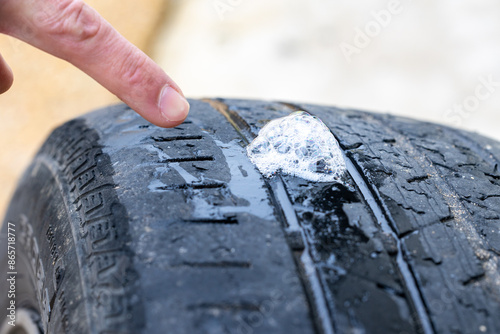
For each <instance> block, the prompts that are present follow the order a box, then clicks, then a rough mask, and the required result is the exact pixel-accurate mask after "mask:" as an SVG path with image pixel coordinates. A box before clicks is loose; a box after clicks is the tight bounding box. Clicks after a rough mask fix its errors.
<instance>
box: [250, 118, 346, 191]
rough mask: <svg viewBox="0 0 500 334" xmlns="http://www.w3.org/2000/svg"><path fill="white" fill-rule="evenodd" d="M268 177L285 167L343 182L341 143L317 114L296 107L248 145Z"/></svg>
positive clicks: (304, 175)
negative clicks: (297, 109)
mask: <svg viewBox="0 0 500 334" xmlns="http://www.w3.org/2000/svg"><path fill="white" fill-rule="evenodd" d="M247 155H248V157H249V159H250V161H251V162H252V163H253V164H254V165H255V166H256V167H257V168H258V169H259V171H260V172H261V173H262V174H263V175H264V176H266V177H270V176H272V175H273V174H275V173H277V172H278V171H281V172H282V173H284V174H288V175H294V176H298V177H301V178H303V179H306V180H309V181H315V182H342V181H341V178H342V175H343V174H344V173H345V170H346V165H345V161H344V156H343V154H342V151H341V149H340V146H339V143H338V142H337V140H336V139H335V137H334V136H333V134H332V133H331V132H330V129H328V127H327V126H326V125H325V124H324V123H323V122H322V121H321V120H320V119H319V118H317V117H315V116H312V115H310V114H309V113H307V112H305V111H296V112H293V113H291V114H290V115H288V116H286V117H282V118H278V119H275V120H272V121H271V122H269V123H268V124H267V125H266V126H264V127H263V128H262V129H261V130H260V132H259V135H258V136H257V138H255V139H254V140H253V141H252V142H251V143H250V145H248V146H247Z"/></svg>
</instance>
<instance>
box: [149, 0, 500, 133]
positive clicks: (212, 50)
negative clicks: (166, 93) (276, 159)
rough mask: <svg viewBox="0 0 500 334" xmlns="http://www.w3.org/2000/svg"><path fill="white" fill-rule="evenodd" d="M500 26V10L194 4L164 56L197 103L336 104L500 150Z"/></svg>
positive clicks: (281, 2)
mask: <svg viewBox="0 0 500 334" xmlns="http://www.w3.org/2000/svg"><path fill="white" fill-rule="evenodd" d="M377 17H378V20H377ZM499 18H500V3H499V2H498V1H494V0H474V1H473V0H467V1H457V0H454V1H452V0H443V1H430V0H427V1H407V0H406V1H404V0H402V1H398V0H395V1H381V0H376V1H373V0H371V1H366V0H364V1H348V0H341V1H328V0H318V1H299V0H273V1H266V0H251V1H250V0H204V1H200V0H196V1H195V0H184V1H182V2H181V3H179V8H178V12H177V13H176V14H175V15H173V16H171V19H170V20H169V22H168V24H167V25H165V28H164V31H163V32H162V33H161V34H160V36H159V37H158V40H157V43H156V46H157V47H156V51H155V54H154V56H155V58H156V60H157V61H159V62H160V64H161V65H162V66H163V67H164V68H165V69H166V70H167V72H168V73H169V74H171V75H172V77H173V78H174V79H175V80H177V82H178V83H179V84H180V86H181V87H182V88H183V90H184V92H185V93H186V95H188V96H190V97H209V96H224V97H243V98H257V99H273V100H274V99H282V100H287V101H303V102H311V103H320V104H331V105H337V106H341V107H348V108H359V109H366V110H373V111H380V112H389V113H394V114H399V115H405V116H409V117H414V118H419V119H425V120H431V121H434V122H438V123H444V124H448V125H452V126H457V127H462V128H466V129H469V130H474V131H477V132H480V133H483V134H486V135H488V136H491V137H495V138H497V139H500V131H498V130H497V128H498V125H499V124H500V114H499V112H498V109H499V107H500V20H499ZM358 29H359V30H358ZM359 31H361V33H359ZM363 35H365V36H363ZM346 55H347V56H346ZM488 82H489V83H488ZM455 106H458V107H455Z"/></svg>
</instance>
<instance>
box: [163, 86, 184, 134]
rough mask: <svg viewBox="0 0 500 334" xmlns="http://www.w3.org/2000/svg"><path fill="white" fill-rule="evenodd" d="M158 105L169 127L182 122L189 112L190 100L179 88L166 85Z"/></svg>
mask: <svg viewBox="0 0 500 334" xmlns="http://www.w3.org/2000/svg"><path fill="white" fill-rule="evenodd" d="M158 107H159V111H160V114H161V116H162V117H163V118H164V119H165V120H166V121H167V123H166V125H167V126H168V127H172V126H176V125H179V124H181V123H182V122H183V121H184V120H185V119H186V117H187V115H188V113H189V108H190V106H189V102H188V101H187V100H186V98H185V97H184V96H182V95H181V94H180V93H179V92H178V91H177V90H175V89H174V88H172V87H171V86H170V85H166V86H164V87H163V89H162V90H161V92H160V96H159V99H158Z"/></svg>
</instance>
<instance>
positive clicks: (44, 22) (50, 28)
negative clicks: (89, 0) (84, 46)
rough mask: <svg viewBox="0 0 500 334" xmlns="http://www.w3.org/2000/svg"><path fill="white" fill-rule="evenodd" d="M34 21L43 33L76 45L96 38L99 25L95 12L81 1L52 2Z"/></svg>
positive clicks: (62, 0)
mask: <svg viewBox="0 0 500 334" xmlns="http://www.w3.org/2000/svg"><path fill="white" fill-rule="evenodd" d="M36 19H37V20H36V21H37V25H38V27H39V29H40V30H42V32H43V33H45V34H48V35H54V36H57V37H59V38H65V39H67V40H68V41H70V42H77V43H78V42H84V41H87V40H89V39H91V38H92V37H94V36H96V35H97V33H98V32H99V29H100V25H101V21H100V20H99V19H98V17H97V16H96V14H95V12H94V11H93V10H92V9H91V8H90V7H89V6H88V5H86V4H85V3H84V2H83V1H81V0H59V1H52V2H50V4H49V5H47V7H46V8H44V10H43V12H41V13H38V15H37V17H36Z"/></svg>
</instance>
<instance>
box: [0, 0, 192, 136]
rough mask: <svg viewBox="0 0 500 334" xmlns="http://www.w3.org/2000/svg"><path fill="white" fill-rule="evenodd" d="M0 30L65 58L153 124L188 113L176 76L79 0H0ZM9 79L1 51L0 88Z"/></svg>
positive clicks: (173, 122)
mask: <svg viewBox="0 0 500 334" xmlns="http://www.w3.org/2000/svg"><path fill="white" fill-rule="evenodd" d="M0 33H4V34H7V35H10V36H13V37H16V38H18V39H20V40H23V41H25V42H27V43H29V44H31V45H33V46H35V47H37V48H39V49H41V50H43V51H46V52H48V53H50V54H52V55H54V56H56V57H59V58H61V59H64V60H67V61H68V62H70V63H72V64H73V65H75V66H76V67H78V68H79V69H81V70H82V71H84V72H85V73H87V74H88V75H90V76H91V77H92V78H94V79H95V80H96V81H97V82H99V83H100V84H101V85H103V86H104V87H105V88H107V89H108V90H109V91H110V92H112V93H113V94H115V95H116V96H118V97H119V98H120V99H121V100H122V101H124V102H125V103H127V104H128V105H129V106H130V107H131V108H132V109H134V110H135V111H137V112H138V113H139V114H140V115H141V116H142V117H144V118H145V119H146V120H148V121H150V122H151V123H153V124H155V125H158V126H162V127H173V126H176V125H178V124H180V123H182V121H183V120H184V119H185V118H186V116H187V114H188V111H189V104H188V102H187V101H186V99H185V98H184V95H183V94H182V91H181V90H180V88H179V87H178V86H177V85H176V84H175V82H174V81H173V80H172V79H170V77H168V76H167V74H165V72H164V71H163V70H162V69H161V68H160V67H159V66H158V65H157V64H156V63H154V62H153V60H151V59H150V58H149V57H148V56H146V55H145V54H144V53H143V52H142V51H141V50H139V49H138V48H137V47H135V46H134V45H132V44H131V43H130V42H128V41H127V40H126V39H125V38H124V37H123V36H121V35H120V34H119V33H118V32H117V31H116V30H115V29H113V27H111V25H110V24H109V23H108V22H106V21H105V20H104V19H103V18H102V17H101V16H100V15H99V14H98V13H97V12H96V11H95V10H94V9H92V8H91V7H89V6H88V5H87V4H85V3H84V2H83V1H82V0H1V1H0ZM12 81H13V74H12V71H11V70H10V68H9V67H8V65H7V64H6V62H5V61H4V60H3V58H2V57H1V56H0V93H3V92H5V91H7V90H8V89H9V88H10V86H11V85H12Z"/></svg>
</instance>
